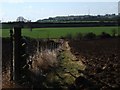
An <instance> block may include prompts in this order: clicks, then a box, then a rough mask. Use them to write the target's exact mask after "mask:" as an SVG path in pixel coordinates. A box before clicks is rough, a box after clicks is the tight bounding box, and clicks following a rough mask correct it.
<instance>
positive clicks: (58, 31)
mask: <svg viewBox="0 0 120 90" xmlns="http://www.w3.org/2000/svg"><path fill="white" fill-rule="evenodd" d="M112 30H118V27H115V26H113V27H68V28H67V27H66V28H34V29H33V30H32V31H30V30H29V29H27V28H24V29H22V35H23V36H28V37H32V38H48V37H49V38H59V37H61V36H66V35H67V34H72V35H73V36H75V35H76V34H77V33H83V34H85V33H89V32H93V33H95V34H96V35H99V34H101V32H106V33H109V34H112ZM2 37H9V29H3V30H2Z"/></svg>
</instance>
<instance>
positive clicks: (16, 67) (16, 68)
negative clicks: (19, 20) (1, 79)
mask: <svg viewBox="0 0 120 90" xmlns="http://www.w3.org/2000/svg"><path fill="white" fill-rule="evenodd" d="M13 32H14V40H13V80H20V77H21V76H20V75H21V71H20V66H21V65H20V62H21V54H20V48H21V28H20V27H14V29H13Z"/></svg>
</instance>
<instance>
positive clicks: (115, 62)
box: [69, 38, 120, 89]
mask: <svg viewBox="0 0 120 90" xmlns="http://www.w3.org/2000/svg"><path fill="white" fill-rule="evenodd" d="M119 41H120V38H119V39H101V40H91V41H87V40H86V41H79V40H78V41H77V40H73V41H70V42H69V45H70V47H71V48H72V52H73V53H74V54H75V55H76V57H77V58H81V60H82V62H83V63H84V64H85V65H86V69H85V71H84V73H85V74H86V76H88V78H89V79H92V80H93V81H94V82H96V83H97V84H98V85H100V86H101V88H103V89H106V88H107V89H110V88H120V77H119V76H120V73H119V72H120V43H119Z"/></svg>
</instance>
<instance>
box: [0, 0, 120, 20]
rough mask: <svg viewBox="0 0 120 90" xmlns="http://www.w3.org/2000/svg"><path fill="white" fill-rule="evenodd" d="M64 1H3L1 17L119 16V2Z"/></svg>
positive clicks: (92, 0)
mask: <svg viewBox="0 0 120 90" xmlns="http://www.w3.org/2000/svg"><path fill="white" fill-rule="evenodd" d="M50 1H51V2H50ZM64 1H65V0H64ZM64 1H63V0H60V1H57V2H55V0H44V2H43V0H42V1H40V0H34V1H33V0H31V1H28V0H1V1H0V3H1V5H0V7H1V8H0V17H1V19H2V21H15V20H16V18H17V17H18V16H23V17H24V18H26V19H29V20H32V21H36V20H38V19H43V18H48V17H55V16H64V15H65V16H68V15H88V14H90V15H98V14H100V15H104V14H113V13H115V14H118V1H119V0H103V1H104V2H103V1H102V0H100V2H98V0H86V1H85V0H84V1H85V2H84V1H83V0H66V1H65V2H64ZM68 1H69V2H68ZM73 1H74V2H73ZM95 1H96V2H95Z"/></svg>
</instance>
